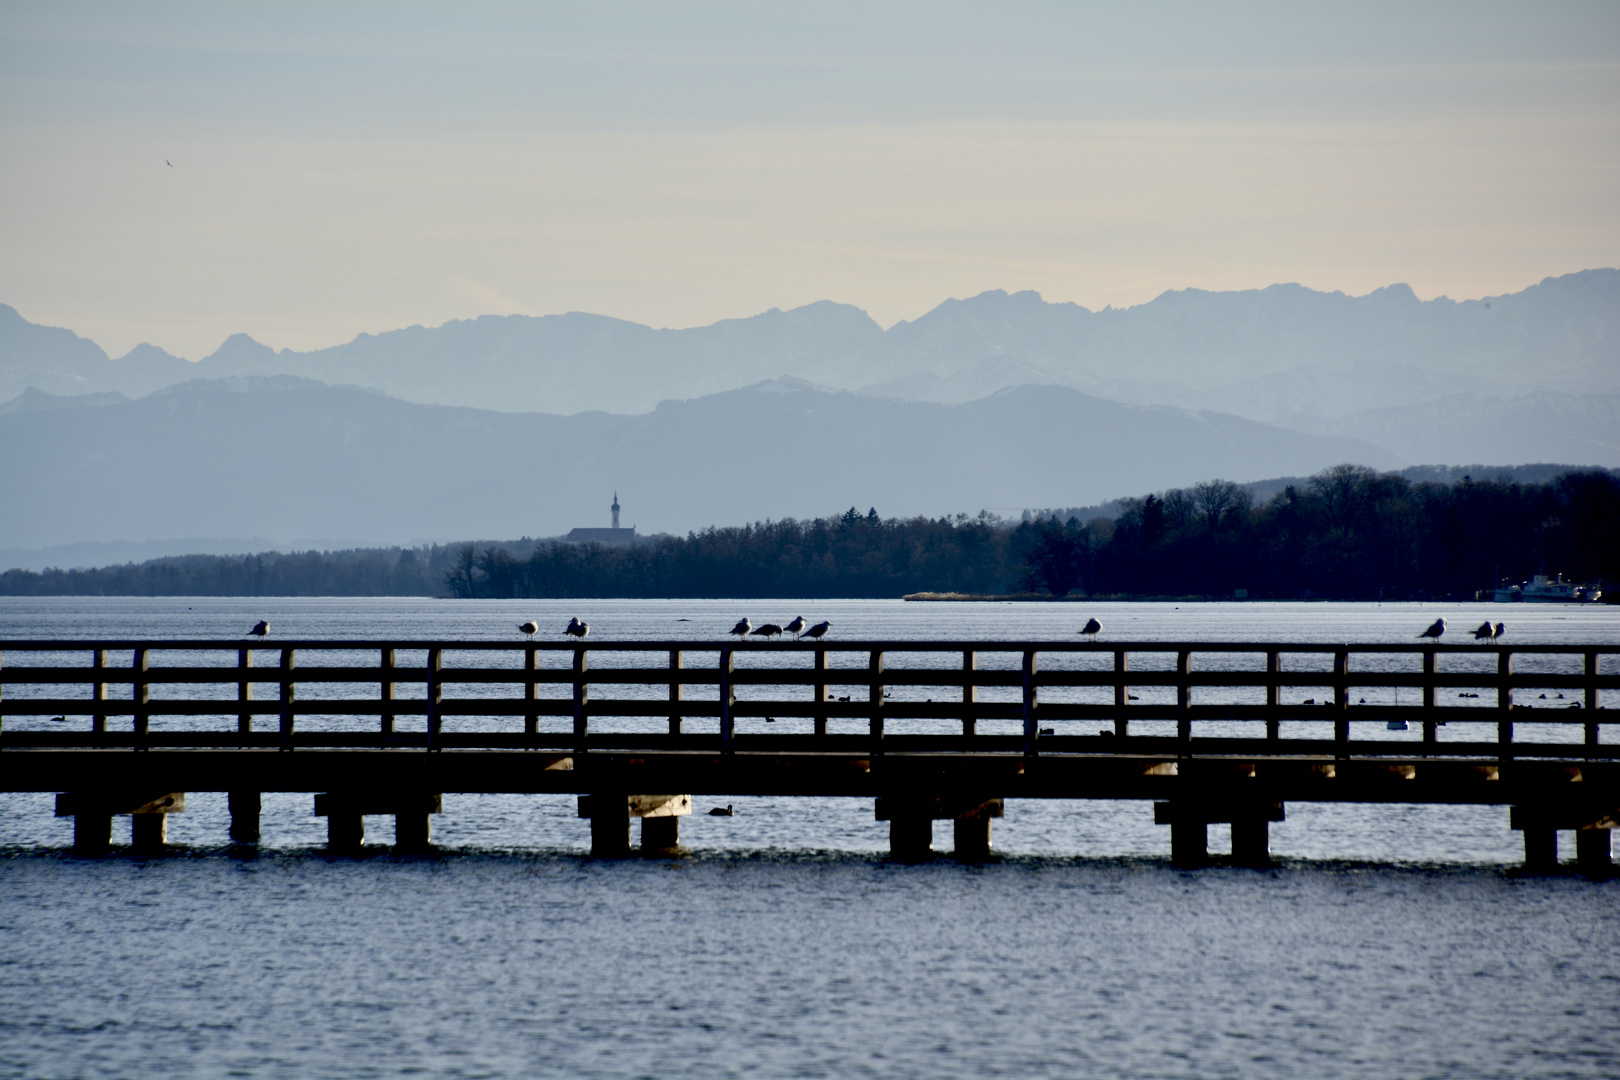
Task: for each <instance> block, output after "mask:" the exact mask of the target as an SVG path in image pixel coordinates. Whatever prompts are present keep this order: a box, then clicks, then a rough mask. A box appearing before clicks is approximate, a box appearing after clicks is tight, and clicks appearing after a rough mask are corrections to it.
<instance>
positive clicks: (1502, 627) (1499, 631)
mask: <svg viewBox="0 0 1620 1080" xmlns="http://www.w3.org/2000/svg"><path fill="white" fill-rule="evenodd" d="M1505 633H1507V623H1497V624H1496V629H1495V630H1493V631H1491V640H1492V641H1495V640H1496V639H1497V638H1499V637H1501V636H1502V635H1503V634H1505Z"/></svg>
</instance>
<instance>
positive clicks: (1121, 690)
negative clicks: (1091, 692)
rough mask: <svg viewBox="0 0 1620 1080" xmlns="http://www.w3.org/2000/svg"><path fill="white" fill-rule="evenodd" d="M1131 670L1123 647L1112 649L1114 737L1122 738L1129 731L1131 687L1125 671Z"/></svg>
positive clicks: (1127, 654) (1129, 659)
mask: <svg viewBox="0 0 1620 1080" xmlns="http://www.w3.org/2000/svg"><path fill="white" fill-rule="evenodd" d="M1130 670H1131V657H1130V654H1129V653H1127V652H1126V651H1125V650H1124V649H1115V650H1114V737H1115V738H1116V739H1123V738H1125V737H1126V736H1127V735H1129V734H1130V733H1131V721H1130V719H1129V709H1130V706H1131V688H1130V687H1129V686H1128V685H1126V682H1125V673H1126V672H1128V671H1130Z"/></svg>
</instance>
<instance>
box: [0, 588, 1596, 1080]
mask: <svg viewBox="0 0 1620 1080" xmlns="http://www.w3.org/2000/svg"><path fill="white" fill-rule="evenodd" d="M745 614H746V615H750V616H751V617H752V618H753V619H754V621H755V622H756V623H759V622H763V621H765V620H767V619H769V620H772V621H776V622H779V623H785V622H786V621H787V620H788V619H791V618H792V617H793V616H794V615H796V614H803V615H804V616H805V617H806V618H807V619H810V620H812V621H814V620H816V619H820V618H830V619H831V620H832V623H833V632H834V635H835V636H837V637H842V638H844V639H868V638H896V639H913V640H930V639H932V640H939V639H954V638H960V637H966V636H971V637H973V638H975V639H981V640H1006V641H1019V640H1028V639H1050V638H1060V637H1063V638H1066V637H1070V636H1072V635H1073V634H1074V632H1075V630H1076V629H1078V627H1079V625H1080V624H1081V623H1083V622H1084V621H1085V619H1086V618H1087V617H1089V616H1092V615H1095V616H1097V617H1098V618H1099V619H1101V620H1102V622H1103V623H1104V625H1105V639H1106V638H1113V639H1116V640H1118V639H1127V638H1128V639H1135V640H1171V639H1176V640H1203V641H1221V640H1226V641H1232V640H1264V639H1270V640H1279V641H1301V640H1309V641H1343V642H1349V643H1359V642H1375V641H1410V640H1412V636H1413V635H1415V634H1416V633H1417V632H1418V631H1419V630H1421V629H1422V628H1423V627H1425V626H1427V625H1428V624H1429V623H1430V622H1431V621H1433V619H1434V618H1435V617H1436V616H1440V615H1443V616H1445V617H1446V619H1447V621H1448V623H1449V624H1450V625H1451V629H1452V633H1453V634H1456V635H1458V636H1461V635H1462V632H1463V630H1464V628H1471V627H1472V626H1474V625H1477V624H1478V623H1479V622H1480V621H1482V620H1483V619H1484V618H1485V617H1486V616H1490V617H1492V618H1493V619H1501V620H1504V621H1506V622H1507V623H1508V627H1509V629H1508V636H1507V637H1506V638H1505V639H1504V641H1505V642H1506V643H1508V644H1531V643H1541V642H1546V643H1565V642H1568V643H1585V642H1599V643H1611V642H1616V641H1620V608H1592V607H1585V608H1578V609H1572V608H1561V607H1552V606H1547V607H1541V606H1534V607H1524V606H1512V607H1508V606H1506V605H1500V606H1498V605H1432V604H1431V605H1381V606H1380V605H1349V604H1345V605H1339V604H1182V605H1176V604H1134V605H1127V604H1116V605H1107V604H1099V605H1091V606H1088V605H1085V604H904V603H899V602H886V601H873V602H850V601H831V602H809V603H803V602H787V603H772V602H759V601H747V602H729V601H728V602H705V601H679V602H676V601H577V602H566V603H561V602H535V601H521V602H504V601H502V602H497V601H433V600H420V599H401V600H292V599H264V600H261V599H230V600H219V599H159V600H127V599H112V600H101V599H85V598H72V599H42V600H29V599H6V600H0V637H3V638H28V637H59V638H80V637H91V636H96V637H115V638H198V637H214V636H218V637H221V638H228V637H235V636H237V635H239V634H241V632H242V631H243V630H245V629H246V628H247V626H249V625H251V624H252V623H253V622H254V621H255V620H257V619H259V618H268V619H269V620H270V621H271V623H272V627H273V631H274V637H286V638H326V639H343V638H351V639H357V638H387V637H400V638H450V639H491V638H507V639H509V638H510V637H511V636H513V630H512V628H514V627H515V626H516V624H517V623H518V622H520V621H522V620H523V619H526V618H531V617H533V618H537V619H539V621H540V622H541V624H542V626H543V627H545V628H546V630H547V631H548V632H550V631H553V630H560V629H561V627H562V626H563V625H564V624H565V623H566V622H567V620H568V618H569V617H570V616H572V615H578V616H580V617H581V618H584V619H586V620H588V621H589V622H590V623H591V624H592V637H593V638H603V639H613V640H664V639H668V638H677V639H688V638H689V639H692V640H713V639H714V638H715V637H717V636H720V635H721V634H723V633H724V632H725V631H726V630H727V629H729V628H730V626H731V624H732V623H733V622H734V621H735V620H736V619H737V618H738V617H740V616H742V615H745ZM681 619H689V620H691V621H690V622H680V621H678V620H681ZM1448 636H1450V635H1448ZM270 644H272V645H273V644H274V641H273V640H272V642H271V643H270ZM1469 659H1470V658H1458V659H1456V660H1455V661H1453V660H1450V659H1449V658H1447V659H1443V661H1442V663H1443V666H1444V664H1445V663H1450V662H1455V663H1458V664H1465V663H1467V662H1468V661H1469ZM1526 659H1528V658H1526ZM4 660H5V662H6V665H7V666H8V667H10V666H11V665H12V664H13V663H15V662H19V661H18V660H17V659H16V657H15V656H14V655H13V654H11V653H7V654H6V656H5V657H4ZM402 662H404V661H403V658H402ZM594 662H595V661H594V660H593V663H594ZM689 662H691V663H694V664H695V663H697V662H698V661H697V660H696V659H694V660H692V661H689ZM1074 662H1076V663H1081V662H1085V661H1083V660H1076V661H1074ZM1054 663H1056V661H1054ZM1044 664H1046V660H1045V659H1044V658H1043V665H1044ZM1303 666H1304V665H1303V663H1302V667H1303ZM1523 669H1524V668H1523V665H1521V670H1523ZM1456 670H1466V668H1464V667H1459V668H1457V669H1456ZM1303 674H1304V673H1303V672H1302V675H1303ZM1309 685H1310V683H1309V682H1308V676H1306V677H1305V678H1302V682H1301V687H1308V686H1309ZM1301 692H1302V693H1307V692H1308V691H1306V690H1303V689H1302V690H1301ZM10 696H11V691H9V690H8V697H10ZM1466 704H1467V703H1466V702H1459V705H1466ZM1606 704H1607V705H1608V706H1609V707H1610V708H1613V707H1615V705H1616V704H1617V703H1616V702H1606ZM650 722H655V723H659V724H660V725H661V721H650ZM300 723H301V724H302V723H303V721H302V720H301V721H300ZM630 723H632V724H633V723H634V721H631V722H630ZM695 723H699V724H700V723H701V722H695ZM27 724H28V722H27V721H19V722H17V723H15V724H8V726H13V727H21V726H27ZM1453 726H1456V727H1459V728H1463V727H1467V726H1469V725H1448V728H1447V729H1446V730H1449V729H1450V728H1451V727H1453ZM1359 734H1360V733H1359V732H1358V735H1359ZM1391 737H1397V738H1401V737H1406V736H1404V735H1394V734H1393V733H1392V735H1391ZM1459 737H1460V736H1459ZM1613 738H1614V736H1613V735H1612V734H1606V738H1605V741H1611V740H1612V739H1613ZM224 803H225V800H224V797H223V795H210V794H208V793H198V794H194V795H191V796H188V807H187V812H186V813H185V814H180V815H174V816H172V817H171V819H170V840H171V842H172V844H173V845H174V849H173V852H172V853H171V854H170V855H167V856H165V857H162V858H155V859H136V858H132V857H130V856H129V855H127V854H124V853H119V854H115V855H114V856H112V857H109V858H106V859H100V860H81V859H76V858H73V857H72V856H71V855H70V854H69V853H68V851H67V845H68V844H69V843H70V840H71V821H70V820H69V819H56V818H54V817H53V816H52V804H51V797H50V796H49V795H0V940H3V941H4V943H5V945H4V949H3V950H0V1075H7V1076H25V1077H80V1076H119V1077H122V1076H136V1075H143V1076H144V1075H149V1074H153V1073H157V1072H162V1073H164V1074H169V1075H181V1076H205V1077H212V1076H255V1077H257V1076H264V1077H283V1076H285V1077H305V1076H335V1077H373V1076H378V1077H380V1076H398V1075H422V1076H455V1077H461V1076H466V1077H506V1076H514V1077H515V1076H535V1075H556V1076H611V1077H621V1076H622V1077H639V1076H650V1077H659V1076H668V1075H675V1074H690V1075H694V1076H711V1075H712V1076H831V1077H843V1076H874V1077H891V1076H897V1077H936V1076H942V1077H958V1076H960V1077H969V1076H986V1075H1008V1076H1020V1077H1030V1076H1033V1077H1040V1076H1077V1075H1099V1074H1105V1075H1110V1076H1125V1077H1161V1076H1176V1077H1180V1076H1187V1077H1204V1076H1225V1075H1232V1076H1289V1077H1294V1076H1400V1077H1408V1076H1459V1077H1484V1076H1491V1077H1496V1076H1500V1077H1523V1076H1592V1077H1613V1076H1616V1075H1620V929H1617V918H1616V915H1617V913H1620V883H1617V882H1614V881H1608V882H1593V881H1588V880H1585V879H1583V878H1581V877H1579V876H1577V875H1574V874H1563V875H1555V876H1547V877H1529V876H1523V875H1520V874H1518V873H1516V872H1515V871H1514V869H1513V868H1514V866H1515V865H1516V864H1517V863H1518V862H1519V861H1520V859H1521V858H1522V847H1521V845H1520V840H1519V834H1517V833H1514V832H1511V831H1510V830H1509V829H1508V822H1507V811H1506V809H1505V808H1479V807H1417V806H1394V807H1389V806H1385V807H1357V806H1333V805H1313V804H1303V803H1296V804H1290V805H1289V806H1288V808H1287V818H1288V819H1287V821H1285V822H1282V823H1279V824H1276V825H1274V826H1273V827H1272V850H1273V853H1274V854H1275V855H1276V856H1277V857H1278V859H1279V860H1280V861H1279V865H1278V866H1277V868H1275V869H1273V870H1268V871H1246V870H1237V869H1231V868H1220V867H1217V868H1214V869H1209V870H1200V871H1195V872H1183V871H1178V870H1175V869H1173V868H1171V867H1170V865H1169V863H1168V854H1169V834H1168V829H1165V828H1162V827H1159V826H1155V825H1153V824H1152V816H1153V815H1152V808H1151V806H1150V805H1149V804H1146V803H1128V802H1127V803H1112V802H1074V803H1069V802H1055V801H1054V802H1044V801H1040V800H1010V801H1009V802H1008V804H1007V810H1006V813H1007V816H1006V818H1004V819H1003V820H1000V821H998V822H996V832H995V846H996V850H997V852H998V853H999V857H998V859H997V860H996V861H994V862H992V863H989V864H986V865H981V866H958V865H955V864H954V863H951V862H949V861H948V860H943V859H942V860H939V861H936V862H932V863H926V864H923V865H920V866H901V865H896V864H893V863H890V862H888V861H887V860H886V859H885V857H884V853H885V851H886V849H887V839H888V837H887V825H886V823H882V822H877V821H875V820H873V814H872V806H871V803H870V801H869V800H859V799H817V800H809V799H764V798H739V797H728V796H723V795H722V796H718V797H714V798H709V797H702V798H700V799H699V800H698V806H697V811H698V812H697V813H696V814H694V816H693V817H691V818H689V819H687V820H686V821H684V822H683V823H682V832H681V838H682V842H683V845H684V846H685V847H686V854H685V855H684V856H683V857H681V858H678V859H663V860H630V861H625V862H601V861H594V860H591V859H590V858H588V857H587V856H586V850H587V848H588V844H589V836H588V823H587V822H585V821H583V820H581V819H579V818H578V817H577V816H576V814H575V806H574V800H573V798H572V797H505V796H476V797H475V796H458V795H453V794H451V795H446V796H445V806H444V810H445V813H443V814H442V815H439V816H438V817H436V818H435V819H434V838H435V842H436V845H437V853H436V854H435V855H432V856H428V857H417V858H403V857H395V856H393V855H391V854H389V853H387V851H386V849H385V848H383V847H380V846H379V847H378V848H377V849H376V851H375V853H372V854H368V855H367V856H366V857H364V858H360V859H345V858H329V857H327V856H326V855H325V854H324V852H323V851H322V844H323V843H324V839H325V830H324V822H323V821H322V820H321V819H317V818H314V817H312V816H311V815H310V810H311V800H310V798H309V796H307V795H297V796H292V795H286V796H283V795H267V796H266V797H265V805H264V818H263V828H264V839H263V841H262V843H261V844H260V845H259V848H258V851H257V853H256V854H253V855H244V854H242V852H241V851H240V850H233V849H230V848H228V847H227V846H226V845H225V842H224V841H225V833H226V823H227V815H226V809H225V805H224ZM713 803H721V804H724V803H729V804H732V805H734V806H735V808H736V810H737V815H736V816H735V817H729V818H725V817H709V816H706V815H704V814H703V811H704V810H706V809H707V808H708V806H709V805H710V804H713ZM384 823H385V819H372V832H373V837H374V839H380V840H387V839H388V833H389V832H390V830H388V829H386V828H384V827H383V825H384ZM118 828H120V829H122V830H123V832H122V835H120V834H119V833H118V832H116V831H115V837H114V838H115V842H120V843H121V842H127V839H128V831H127V830H128V819H127V818H124V819H119V825H118ZM1210 832H1211V848H1212V850H1214V851H1220V850H1223V848H1224V847H1225V845H1226V844H1227V843H1228V840H1227V837H1226V836H1225V835H1224V832H1225V830H1224V829H1223V828H1222V827H1219V826H1216V827H1212V828H1211V830H1210ZM1562 839H1563V845H1562V848H1563V850H1564V852H1565V853H1566V857H1567V856H1568V855H1569V854H1571V853H1572V852H1571V848H1572V845H1571V844H1570V842H1569V835H1568V834H1565V835H1564V836H1563V838H1562ZM936 846H938V847H941V848H944V849H948V848H949V847H950V837H949V826H948V823H940V826H939V831H938V832H937V833H936Z"/></svg>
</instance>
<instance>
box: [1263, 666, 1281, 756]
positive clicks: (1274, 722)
mask: <svg viewBox="0 0 1620 1080" xmlns="http://www.w3.org/2000/svg"><path fill="white" fill-rule="evenodd" d="M1281 708H1282V653H1280V652H1278V651H1277V650H1276V649H1272V650H1271V651H1269V652H1267V653H1266V741H1267V742H1271V743H1275V742H1276V741H1277V740H1278V739H1280V738H1282V717H1280V716H1278V715H1277V713H1278V711H1279V710H1280V709H1281Z"/></svg>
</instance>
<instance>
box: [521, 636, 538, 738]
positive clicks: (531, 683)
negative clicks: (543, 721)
mask: <svg viewBox="0 0 1620 1080" xmlns="http://www.w3.org/2000/svg"><path fill="white" fill-rule="evenodd" d="M527 654H528V655H527V656H525V657H524V661H523V667H524V671H525V672H526V674H525V675H524V682H523V698H524V700H525V702H526V703H527V704H526V707H527V709H528V710H529V711H528V712H526V713H524V714H523V734H525V735H538V734H540V707H539V706H538V705H536V704H535V702H537V701H539V700H540V681H539V679H538V678H537V677H536V675H535V673H536V672H538V671H539V670H540V650H539V649H537V648H535V647H534V646H533V645H530V646H529V648H528V650H527Z"/></svg>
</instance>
